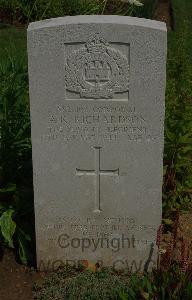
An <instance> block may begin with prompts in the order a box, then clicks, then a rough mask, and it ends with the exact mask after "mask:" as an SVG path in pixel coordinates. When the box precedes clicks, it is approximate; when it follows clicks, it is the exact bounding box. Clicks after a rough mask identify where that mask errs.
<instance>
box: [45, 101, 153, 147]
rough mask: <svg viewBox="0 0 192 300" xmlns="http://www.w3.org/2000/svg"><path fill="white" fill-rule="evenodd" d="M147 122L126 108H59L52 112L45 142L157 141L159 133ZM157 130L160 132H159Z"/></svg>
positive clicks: (60, 106) (135, 111)
mask: <svg viewBox="0 0 192 300" xmlns="http://www.w3.org/2000/svg"><path fill="white" fill-rule="evenodd" d="M151 129H152V128H151V126H150V120H146V118H145V116H143V115H142V114H141V113H140V112H139V111H137V110H136V108H135V107H127V106H116V105H115V106H113V107H109V106H106V105H104V106H102V105H101V106H95V105H93V106H92V107H88V106H86V105H79V106H76V105H75V106H70V105H58V106H57V108H56V109H55V110H53V111H52V109H51V110H50V114H49V118H48V125H47V130H46V132H45V134H44V136H43V139H46V140H47V141H54V140H64V141H65V142H67V143H70V142H73V141H87V142H95V144H102V143H103V142H106V141H109V142H119V141H120V140H121V139H122V138H125V140H126V141H129V142H143V141H155V140H156V137H158V136H159V132H152V131H151ZM156 131H157V130H156Z"/></svg>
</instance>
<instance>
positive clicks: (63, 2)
mask: <svg viewBox="0 0 192 300" xmlns="http://www.w3.org/2000/svg"><path fill="white" fill-rule="evenodd" d="M143 2H144V4H145V5H144V6H143V7H137V6H134V5H130V4H127V3H122V1H120V0H70V1H68V0H48V1H47V0H31V1H27V0H0V9H3V10H5V11H6V12H7V14H8V16H9V18H10V19H11V20H12V21H17V22H20V23H29V22H32V21H37V20H42V19H48V18H54V17H60V16H67V15H68V16H72V15H80V14H82V15H85V14H87V15H89V14H90V15H91V14H120V15H131V16H138V17H146V18H151V17H152V15H153V12H154V9H155V5H156V3H157V0H143Z"/></svg>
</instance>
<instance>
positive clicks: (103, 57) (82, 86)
mask: <svg viewBox="0 0 192 300" xmlns="http://www.w3.org/2000/svg"><path fill="white" fill-rule="evenodd" d="M65 71H66V73H65V82H66V89H67V90H68V91H71V92H74V93H79V94H80V98H87V99H92V98H93V99H103V98H104V99H112V98H113V97H114V94H115V93H123V92H128V90H129V63H128V59H127V57H126V56H125V55H124V54H122V53H121V52H120V51H119V50H117V49H114V48H112V47H110V45H109V43H108V42H107V41H106V40H105V39H103V38H102V37H101V36H100V35H99V34H97V35H95V36H94V37H92V38H90V39H89V40H88V41H87V43H86V44H85V46H84V47H81V48H80V49H78V50H75V51H73V52H72V53H71V54H70V55H69V56H68V58H67V63H66V66H65Z"/></svg>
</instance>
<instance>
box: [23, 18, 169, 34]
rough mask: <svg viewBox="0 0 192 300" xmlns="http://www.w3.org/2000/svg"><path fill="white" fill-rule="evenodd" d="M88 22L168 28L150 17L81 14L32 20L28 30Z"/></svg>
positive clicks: (163, 29) (164, 29)
mask: <svg viewBox="0 0 192 300" xmlns="http://www.w3.org/2000/svg"><path fill="white" fill-rule="evenodd" d="M88 23H101V24H105V23H106V24H110V23H111V24H121V25H130V26H139V27H146V28H151V29H156V30H162V31H166V30H167V28H166V24H165V23H164V22H159V21H154V20H150V19H144V18H136V17H127V16H117V15H80V16H67V17H59V18H53V19H46V20H42V21H37V22H32V23H30V24H29V26H28V31H31V30H37V29H42V28H48V27H55V26H64V25H70V24H88Z"/></svg>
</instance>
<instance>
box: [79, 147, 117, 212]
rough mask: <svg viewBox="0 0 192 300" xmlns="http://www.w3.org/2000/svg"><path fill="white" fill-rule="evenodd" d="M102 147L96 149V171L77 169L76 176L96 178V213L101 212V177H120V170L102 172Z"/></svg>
mask: <svg viewBox="0 0 192 300" xmlns="http://www.w3.org/2000/svg"><path fill="white" fill-rule="evenodd" d="M101 149H102V147H94V150H95V169H94V170H82V169H76V175H78V176H82V175H86V176H91V175H93V176H95V209H94V212H101V211H102V210H101V191H100V180H101V178H100V177H101V175H105V176H114V175H116V176H119V169H116V170H102V169H101V166H100V165H101V162H100V150H101Z"/></svg>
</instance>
